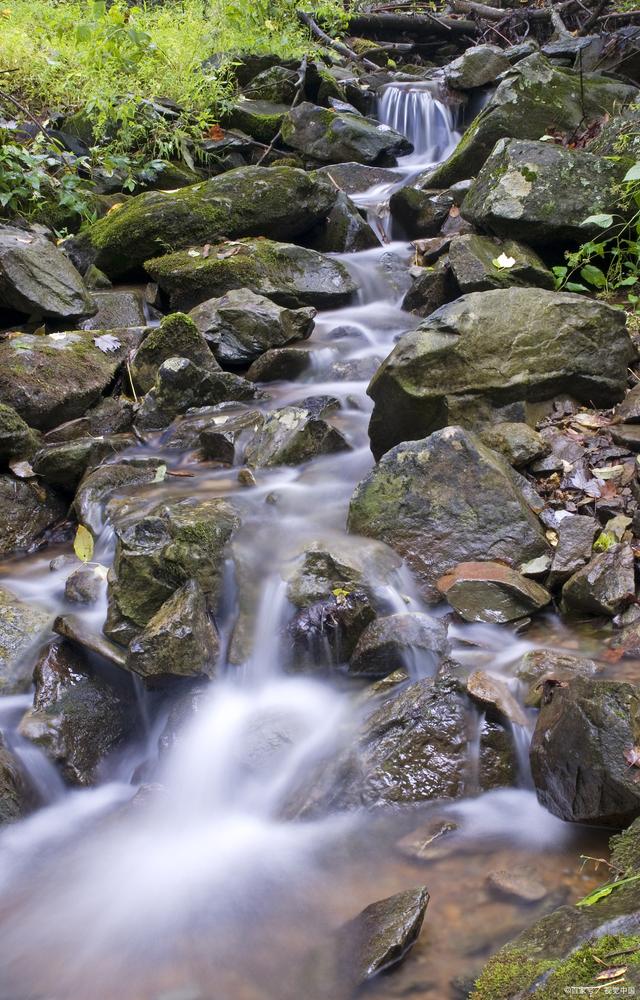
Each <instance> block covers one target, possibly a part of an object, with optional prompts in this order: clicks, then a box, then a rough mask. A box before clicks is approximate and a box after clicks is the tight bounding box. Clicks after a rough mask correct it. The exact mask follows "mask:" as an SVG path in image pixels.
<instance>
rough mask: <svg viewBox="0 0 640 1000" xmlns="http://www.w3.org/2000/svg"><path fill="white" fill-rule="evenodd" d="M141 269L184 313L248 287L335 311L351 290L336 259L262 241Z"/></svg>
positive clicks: (172, 257)
mask: <svg viewBox="0 0 640 1000" xmlns="http://www.w3.org/2000/svg"><path fill="white" fill-rule="evenodd" d="M194 254H195V251H194ZM145 267H146V270H147V271H148V273H149V274H150V275H151V277H152V278H153V280H154V281H157V283H158V285H159V286H160V288H161V289H162V290H163V291H164V292H166V293H167V295H168V296H169V301H170V303H171V308H172V309H182V310H186V311H188V310H190V309H192V308H193V307H194V306H197V305H199V304H200V303H201V302H204V301H205V300H206V299H211V298H218V297H221V296H223V295H225V294H226V293H227V292H230V291H231V290H232V289H235V288H248V289H249V290H250V291H252V292H255V293H256V294H258V295H266V296H268V297H269V298H271V299H273V300H274V301H275V302H277V303H279V304H280V305H282V306H287V307H288V308H291V309H298V308H300V307H301V306H315V307H316V308H318V309H336V308H338V307H339V306H344V305H346V304H347V303H348V302H349V301H350V299H351V298H352V296H353V295H354V293H355V292H356V290H357V285H356V284H355V282H354V281H353V279H352V278H351V276H350V274H349V272H348V271H347V269H346V267H345V266H344V264H342V263H341V262H340V261H338V260H334V259H332V258H330V257H324V256H323V255H322V254H320V253H317V252H316V251H315V250H307V249H306V248H304V247H299V246H295V245H294V244H292V243H275V242H273V241H272V240H266V239H262V240H240V241H237V242H235V243H231V244H229V243H222V244H218V245H217V246H214V247H211V248H210V250H209V252H208V253H207V255H206V256H205V255H204V253H202V254H196V255H195V256H194V255H192V254H190V253H188V252H186V251H185V252H181V253H173V254H167V255H166V256H164V257H156V258H155V259H153V260H148V261H147V262H146V265H145Z"/></svg>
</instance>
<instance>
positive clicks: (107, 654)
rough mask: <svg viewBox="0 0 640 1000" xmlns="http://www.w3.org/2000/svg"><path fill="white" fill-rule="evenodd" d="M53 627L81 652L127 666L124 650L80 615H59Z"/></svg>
mask: <svg viewBox="0 0 640 1000" xmlns="http://www.w3.org/2000/svg"><path fill="white" fill-rule="evenodd" d="M52 627H53V631H54V632H55V633H56V634H57V635H60V636H62V637H63V639H69V641H70V643H71V644H72V646H73V647H74V648H76V647H77V648H78V649H79V651H80V652H81V653H87V652H88V653H95V654H96V655H97V656H99V657H101V658H102V659H103V660H106V661H107V663H112V664H113V665H114V666H116V667H124V666H125V663H126V657H125V655H124V652H123V650H122V649H121V648H120V647H119V646H116V644H115V643H114V642H110V640H109V639H106V638H105V637H104V635H102V633H101V632H94V631H93V630H92V629H91V626H89V625H88V623H87V621H86V619H83V618H82V617H81V616H80V615H58V617H57V618H56V619H55V621H54V623H53V626H52Z"/></svg>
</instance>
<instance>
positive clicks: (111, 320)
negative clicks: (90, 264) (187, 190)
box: [82, 185, 177, 330]
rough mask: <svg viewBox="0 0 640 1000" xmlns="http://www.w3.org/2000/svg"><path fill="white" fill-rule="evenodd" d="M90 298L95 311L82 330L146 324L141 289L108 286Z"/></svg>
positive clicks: (83, 323)
mask: <svg viewBox="0 0 640 1000" xmlns="http://www.w3.org/2000/svg"><path fill="white" fill-rule="evenodd" d="M176 186H177V185H176ZM103 277H104V276H103ZM86 280H87V279H86V276H85V282H86ZM107 280H108V279H107ZM91 298H92V299H93V301H94V303H95V306H96V312H95V313H94V315H93V316H91V317H90V319H85V320H83V321H82V329H83V330H117V329H121V328H123V327H132V326H142V327H143V326H146V325H147V316H148V311H147V306H146V303H145V300H144V294H143V292H142V290H141V289H138V288H132V289H127V288H125V289H120V288H118V289H115V288H109V289H108V290H103V291H97V292H92V295H91Z"/></svg>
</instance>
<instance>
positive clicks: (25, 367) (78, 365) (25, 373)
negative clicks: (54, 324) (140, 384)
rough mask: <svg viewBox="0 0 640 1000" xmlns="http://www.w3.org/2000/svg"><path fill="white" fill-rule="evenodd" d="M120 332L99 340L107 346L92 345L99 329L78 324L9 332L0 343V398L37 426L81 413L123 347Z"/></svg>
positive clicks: (107, 381)
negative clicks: (52, 329)
mask: <svg viewBox="0 0 640 1000" xmlns="http://www.w3.org/2000/svg"><path fill="white" fill-rule="evenodd" d="M121 332H122V331H117V333H118V335H117V336H112V337H111V339H110V340H109V341H108V342H107V344H105V345H104V346H105V347H108V349H101V348H100V347H99V346H96V342H95V341H96V340H97V339H98V335H96V334H94V333H89V332H84V331H80V330H74V331H72V332H70V333H51V334H48V335H46V336H37V335H34V334H27V333H25V334H20V335H19V336H17V337H9V338H8V339H6V340H4V341H3V342H2V343H0V402H3V403H5V404H6V405H8V406H12V407H13V409H14V410H16V411H17V412H18V413H19V414H20V416H21V417H22V418H23V420H25V421H26V422H27V423H28V424H29V426H30V427H35V428H37V429H38V430H48V429H49V428H51V427H55V426H56V425H57V424H61V423H63V422H64V421H66V420H73V419H74V418H76V417H81V416H82V415H83V414H84V413H85V412H86V411H87V410H88V409H89V407H90V406H92V405H93V404H94V403H96V402H97V401H98V400H99V399H100V397H101V395H102V393H103V392H104V391H105V389H106V388H107V387H108V386H109V385H110V384H111V382H112V381H113V379H114V376H115V375H116V372H117V371H118V369H119V367H120V365H121V363H122V360H123V358H124V357H125V355H126V353H127V347H128V344H127V341H126V340H125V338H124V336H122V337H121Z"/></svg>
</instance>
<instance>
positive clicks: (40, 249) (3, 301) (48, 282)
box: [0, 226, 96, 319]
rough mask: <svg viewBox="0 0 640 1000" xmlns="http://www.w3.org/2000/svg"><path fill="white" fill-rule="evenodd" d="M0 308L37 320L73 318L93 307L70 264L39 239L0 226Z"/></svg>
mask: <svg viewBox="0 0 640 1000" xmlns="http://www.w3.org/2000/svg"><path fill="white" fill-rule="evenodd" d="M0 307H4V308H5V309H15V310H16V311H17V312H21V313H25V314H26V315H27V316H31V317H33V318H37V319H41V318H43V317H51V318H53V319H77V318H79V317H80V316H87V315H89V314H91V313H94V312H95V311H96V306H95V304H94V302H93V300H92V299H91V296H90V295H89V293H88V291H87V289H86V288H85V286H84V282H83V281H82V278H81V276H80V275H79V274H78V272H77V271H76V269H75V267H74V266H73V264H72V263H71V262H70V261H69V259H68V258H67V257H65V255H64V254H63V253H62V251H61V250H59V249H58V247H56V246H55V245H54V244H53V243H51V242H50V241H49V240H47V239H45V238H44V237H43V236H41V235H39V234H36V233H33V232H30V231H28V230H23V229H17V228H14V227H13V226H0Z"/></svg>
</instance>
